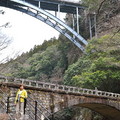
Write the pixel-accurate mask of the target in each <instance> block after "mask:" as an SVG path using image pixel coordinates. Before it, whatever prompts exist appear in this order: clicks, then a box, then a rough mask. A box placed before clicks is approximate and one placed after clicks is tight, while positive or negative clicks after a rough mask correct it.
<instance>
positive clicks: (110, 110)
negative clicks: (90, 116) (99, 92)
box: [55, 97, 120, 120]
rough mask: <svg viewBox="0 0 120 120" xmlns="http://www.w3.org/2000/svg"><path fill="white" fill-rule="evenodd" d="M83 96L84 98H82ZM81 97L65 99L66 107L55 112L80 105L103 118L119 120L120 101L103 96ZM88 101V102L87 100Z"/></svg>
mask: <svg viewBox="0 0 120 120" xmlns="http://www.w3.org/2000/svg"><path fill="white" fill-rule="evenodd" d="M82 98H84V99H82ZM82 98H81V99H78V100H77V99H76V98H75V99H72V100H69V99H68V101H67V104H64V105H66V107H65V106H64V108H63V109H60V110H59V111H56V112H55V114H59V112H60V111H63V110H64V109H67V108H69V107H70V108H74V107H81V108H88V109H90V110H92V111H94V112H96V113H99V114H100V115H102V116H103V117H104V119H105V120H120V102H119V101H116V100H111V99H104V98H89V97H88V98H86V99H85V97H82ZM89 101H90V102H89Z"/></svg>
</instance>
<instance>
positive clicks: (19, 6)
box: [0, 0, 88, 52]
mask: <svg viewBox="0 0 120 120" xmlns="http://www.w3.org/2000/svg"><path fill="white" fill-rule="evenodd" d="M0 6H3V7H7V8H11V9H14V10H18V11H20V12H23V13H26V14H28V15H30V16H32V17H35V18H36V19H38V20H40V21H42V22H44V23H46V24H47V25H49V26H51V27H52V28H54V29H55V30H57V31H58V32H60V33H61V34H63V35H64V36H66V37H67V38H68V39H69V40H70V41H71V42H72V43H74V44H75V45H76V46H77V47H78V48H79V49H80V50H81V51H83V52H84V46H85V45H87V44H88V42H87V41H86V40H85V39H84V38H83V37H82V36H81V35H80V34H78V33H77V32H75V31H74V30H73V29H72V28H70V27H69V26H68V25H66V24H65V23H64V22H63V21H61V20H60V19H58V18H57V17H55V16H54V15H52V14H50V13H49V12H47V11H45V10H43V9H41V8H39V7H37V6H35V5H32V4H30V3H28V2H25V0H1V1H0Z"/></svg>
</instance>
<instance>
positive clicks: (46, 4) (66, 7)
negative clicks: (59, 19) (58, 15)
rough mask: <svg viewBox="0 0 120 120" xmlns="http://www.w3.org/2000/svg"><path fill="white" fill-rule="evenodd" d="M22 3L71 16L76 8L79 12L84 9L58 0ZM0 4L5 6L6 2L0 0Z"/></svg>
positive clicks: (37, 0) (78, 5)
mask: <svg viewBox="0 0 120 120" xmlns="http://www.w3.org/2000/svg"><path fill="white" fill-rule="evenodd" d="M23 1H25V2H28V3H31V4H32V5H35V6H39V7H40V8H42V9H44V10H51V11H56V12H57V11H59V9H60V12H64V13H71V14H76V12H77V10H76V8H77V7H78V9H79V11H80V10H83V9H84V8H85V7H83V6H82V5H80V4H76V3H71V2H69V1H68V2H63V1H60V0H23ZM1 2H2V3H5V4H6V1H4V0H1ZM13 4H16V5H19V4H17V3H13ZM20 6H21V5H20ZM59 7H60V8H59Z"/></svg>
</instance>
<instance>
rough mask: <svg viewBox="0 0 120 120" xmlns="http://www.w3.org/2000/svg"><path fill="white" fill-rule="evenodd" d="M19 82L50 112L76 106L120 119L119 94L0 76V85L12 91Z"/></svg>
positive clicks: (108, 118) (111, 118)
mask: <svg viewBox="0 0 120 120" xmlns="http://www.w3.org/2000/svg"><path fill="white" fill-rule="evenodd" d="M20 84H24V85H25V88H26V89H28V90H30V91H29V97H33V98H34V99H35V100H36V101H38V103H45V104H44V107H45V109H46V108H47V109H48V110H49V112H50V113H57V112H59V111H61V110H63V109H64V108H68V107H76V106H77V107H84V108H89V109H91V110H93V111H95V112H98V113H99V114H101V115H103V116H104V117H105V118H106V120H120V94H117V93H111V92H105V91H99V90H91V89H85V88H77V87H72V86H64V85H58V84H53V83H44V82H39V81H34V80H26V79H20V78H13V77H4V76H0V85H1V86H5V87H8V88H10V89H11V91H13V92H14V91H16V90H14V89H13V88H18V87H19V85H20ZM1 86H0V87H1ZM31 90H32V94H31ZM31 95H32V96H31ZM45 113H46V111H45Z"/></svg>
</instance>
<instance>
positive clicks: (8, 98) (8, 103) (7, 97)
mask: <svg viewBox="0 0 120 120" xmlns="http://www.w3.org/2000/svg"><path fill="white" fill-rule="evenodd" d="M9 99H10V97H9V96H8V97H7V111H6V113H9Z"/></svg>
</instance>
